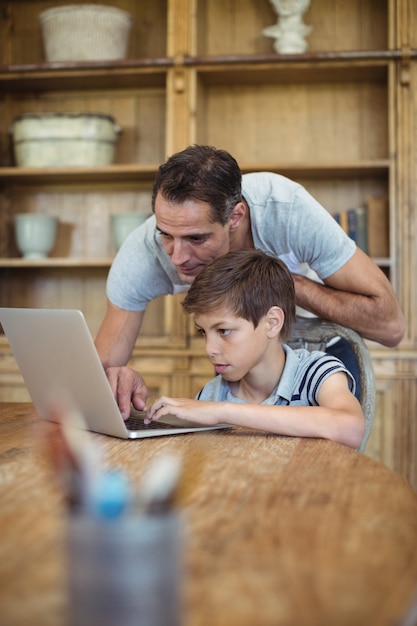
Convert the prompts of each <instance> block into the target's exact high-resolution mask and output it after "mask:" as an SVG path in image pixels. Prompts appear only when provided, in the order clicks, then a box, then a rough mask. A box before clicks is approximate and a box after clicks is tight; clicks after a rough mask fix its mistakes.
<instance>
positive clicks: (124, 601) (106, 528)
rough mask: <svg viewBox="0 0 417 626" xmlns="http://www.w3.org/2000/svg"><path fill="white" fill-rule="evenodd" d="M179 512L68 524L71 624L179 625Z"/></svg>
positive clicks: (78, 517) (83, 518)
mask: <svg viewBox="0 0 417 626" xmlns="http://www.w3.org/2000/svg"><path fill="white" fill-rule="evenodd" d="M180 526H181V524H180V516H179V514H177V513H172V512H169V513H165V514H160V515H157V514H155V515H151V514H149V515H147V514H146V515H133V514H129V515H123V516H121V517H119V518H117V519H97V518H96V517H93V516H89V515H86V514H72V515H70V517H69V522H68V537H67V540H68V546H67V547H68V585H69V607H68V608H69V624H70V626H92V625H93V624H94V625H96V624H97V625H98V624H99V625H100V626H114V625H115V624H117V626H138V624H140V626H179V625H180V623H181V597H180V596H181V581H182V565H181V553H182V547H183V546H182V538H181V530H180Z"/></svg>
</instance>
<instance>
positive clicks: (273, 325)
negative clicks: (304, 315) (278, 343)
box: [266, 306, 285, 337]
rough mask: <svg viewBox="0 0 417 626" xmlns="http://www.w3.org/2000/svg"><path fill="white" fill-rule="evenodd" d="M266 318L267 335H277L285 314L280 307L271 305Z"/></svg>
mask: <svg viewBox="0 0 417 626" xmlns="http://www.w3.org/2000/svg"><path fill="white" fill-rule="evenodd" d="M266 320H267V325H268V337H277V336H279V334H280V332H281V329H282V327H283V325H284V320H285V314H284V311H283V310H282V309H281V307H279V306H271V308H270V309H269V311H268V313H267V314H266Z"/></svg>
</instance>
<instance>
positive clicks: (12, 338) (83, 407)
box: [0, 307, 229, 439]
mask: <svg viewBox="0 0 417 626" xmlns="http://www.w3.org/2000/svg"><path fill="white" fill-rule="evenodd" d="M0 324H1V325H2V326H3V330H4V332H5V334H6V337H7V339H8V341H9V344H10V347H11V349H12V351H13V354H14V357H15V359H16V361H17V364H18V366H19V369H20V371H21V374H22V376H23V379H24V381H25V384H26V387H27V389H28V391H29V394H30V396H31V398H32V401H33V404H34V405H35V408H36V411H37V413H38V415H39V416H40V417H43V418H45V419H48V416H49V407H50V402H51V398H52V397H56V394H57V392H63V393H65V394H66V396H67V397H70V398H71V400H72V401H73V402H74V404H75V406H76V407H77V408H78V409H79V410H80V411H81V413H82V415H83V416H84V419H85V422H86V424H87V428H88V429H89V430H91V431H94V432H98V433H102V434H105V435H111V436H113V437H121V438H123V439H138V438H143V437H156V436H160V435H177V434H184V433H191V432H201V431H205V430H215V429H218V428H228V427H229V426H228V425H227V424H219V425H217V426H202V425H201V424H197V423H195V422H189V421H185V420H180V419H178V418H176V417H174V416H165V417H164V419H163V421H160V420H158V421H157V422H152V423H151V424H149V425H145V423H144V413H143V412H140V411H135V410H134V409H133V410H132V415H131V417H130V418H129V419H128V420H126V421H125V420H123V418H122V416H121V413H120V411H119V408H118V406H117V403H116V400H115V398H114V396H113V393H112V391H111V388H110V384H109V382H108V380H107V376H106V373H105V371H104V369H103V366H102V364H101V361H100V359H99V356H98V354H97V351H96V348H95V345H94V342H93V339H92V337H91V334H90V331H89V329H88V326H87V323H86V320H85V318H84V315H83V314H82V312H81V311H77V310H65V309H25V308H23V309H22V308H19V309H18V308H1V307H0Z"/></svg>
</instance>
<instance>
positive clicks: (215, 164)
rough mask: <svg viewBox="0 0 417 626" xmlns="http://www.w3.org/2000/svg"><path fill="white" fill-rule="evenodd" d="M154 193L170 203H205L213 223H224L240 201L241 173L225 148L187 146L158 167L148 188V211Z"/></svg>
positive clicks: (153, 201)
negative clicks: (210, 210)
mask: <svg viewBox="0 0 417 626" xmlns="http://www.w3.org/2000/svg"><path fill="white" fill-rule="evenodd" d="M158 193H160V194H161V195H162V196H163V198H164V199H165V200H168V201H169V202H173V203H174V204H181V203H182V202H185V201H186V200H191V199H194V200H200V201H202V202H208V203H209V205H210V206H211V209H212V220H213V222H220V223H221V224H223V225H224V224H226V223H227V221H228V220H229V218H230V216H231V214H232V211H233V209H234V207H235V206H236V204H237V203H238V202H240V201H241V200H242V174H241V171H240V169H239V165H238V164H237V161H236V160H235V159H234V158H233V157H232V156H231V155H230V154H229V153H228V152H226V151H225V150H217V149H216V148H213V147H211V146H198V145H194V146H189V147H188V148H186V149H185V150H182V151H181V152H177V153H176V154H173V155H172V156H171V157H170V158H169V159H168V160H167V161H166V162H165V163H163V164H162V165H161V166H160V167H159V169H158V173H157V175H156V178H155V182H154V185H153V190H152V211H155V200H156V196H157V194H158Z"/></svg>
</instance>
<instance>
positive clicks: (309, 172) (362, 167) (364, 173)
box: [240, 159, 390, 178]
mask: <svg viewBox="0 0 417 626" xmlns="http://www.w3.org/2000/svg"><path fill="white" fill-rule="evenodd" d="M389 167H390V162H389V159H376V160H374V161H357V162H352V161H346V162H340V163H335V162H332V163H330V162H329V163H308V162H306V163H280V164H277V163H262V164H259V163H250V164H249V163H242V164H241V165H240V169H241V170H242V172H243V173H244V174H247V173H249V172H275V173H277V174H282V175H283V176H288V177H290V178H291V177H292V176H294V177H299V176H303V177H310V176H311V177H314V178H366V177H369V176H377V177H379V176H386V175H387V174H388V171H389Z"/></svg>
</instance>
